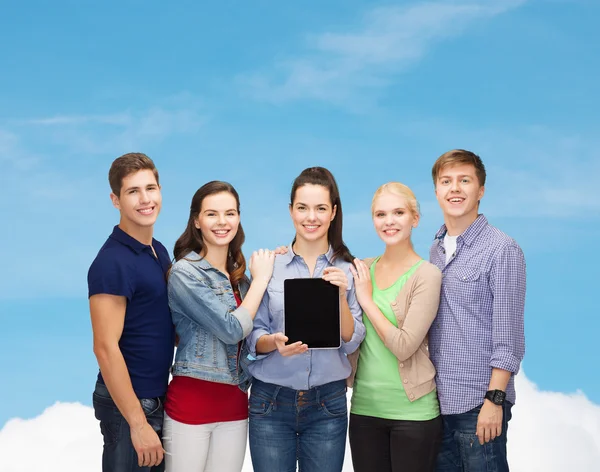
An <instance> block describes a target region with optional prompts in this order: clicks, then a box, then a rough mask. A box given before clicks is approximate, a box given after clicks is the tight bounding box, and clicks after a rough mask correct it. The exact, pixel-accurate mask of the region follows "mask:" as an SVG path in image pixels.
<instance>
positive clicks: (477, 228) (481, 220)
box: [435, 214, 488, 246]
mask: <svg viewBox="0 0 600 472" xmlns="http://www.w3.org/2000/svg"><path fill="white" fill-rule="evenodd" d="M487 225H488V220H487V218H486V217H485V216H484V215H483V214H480V215H479V216H477V218H476V219H475V221H473V223H471V224H470V225H469V227H468V228H467V229H466V230H464V231H463V233H462V234H461V235H460V236H459V238H460V239H461V240H462V241H463V242H464V243H465V244H466V245H468V246H470V245H471V244H473V241H475V238H477V236H478V235H479V233H481V231H483V228H485V227H486V226H487ZM447 231H448V230H447V229H446V225H445V224H444V225H442V227H441V228H440V229H439V231H438V232H437V233H436V234H435V239H437V240H438V241H440V242H441V241H442V240H443V239H444V236H446V232H447ZM457 239H458V238H457Z"/></svg>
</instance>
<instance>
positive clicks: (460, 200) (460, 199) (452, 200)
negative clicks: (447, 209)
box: [450, 198, 462, 203]
mask: <svg viewBox="0 0 600 472" xmlns="http://www.w3.org/2000/svg"><path fill="white" fill-rule="evenodd" d="M450 202H452V203H460V202H462V198H451V199H450Z"/></svg>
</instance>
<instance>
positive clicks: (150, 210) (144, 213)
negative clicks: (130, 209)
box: [138, 208, 152, 215]
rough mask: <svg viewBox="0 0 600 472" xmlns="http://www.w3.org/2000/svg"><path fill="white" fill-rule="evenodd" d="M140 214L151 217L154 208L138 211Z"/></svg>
mask: <svg viewBox="0 0 600 472" xmlns="http://www.w3.org/2000/svg"><path fill="white" fill-rule="evenodd" d="M138 211H139V212H140V213H142V214H143V215H149V214H150V213H152V208H144V209H143V210H138Z"/></svg>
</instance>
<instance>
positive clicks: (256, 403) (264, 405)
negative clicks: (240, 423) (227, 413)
mask: <svg viewBox="0 0 600 472" xmlns="http://www.w3.org/2000/svg"><path fill="white" fill-rule="evenodd" d="M272 410H273V401H272V400H270V399H266V398H264V397H262V396H260V395H250V400H249V401H248V414H249V415H250V416H252V417H255V418H256V417H262V416H267V415H269V414H270V413H271V411H272Z"/></svg>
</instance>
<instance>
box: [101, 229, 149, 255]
mask: <svg viewBox="0 0 600 472" xmlns="http://www.w3.org/2000/svg"><path fill="white" fill-rule="evenodd" d="M110 237H111V238H113V239H114V240H115V241H118V242H120V243H121V244H123V245H124V246H127V247H129V248H131V249H132V250H133V251H134V252H135V253H136V254H139V253H141V252H142V251H145V250H147V249H148V248H149V247H150V246H148V245H146V244H144V243H141V242H140V241H138V240H137V239H135V238H134V237H133V236H130V235H128V234H127V233H126V232H125V231H123V230H122V229H121V228H119V225H117V226H115V227H114V228H113V232H112V234H111V235H110ZM152 243H154V238H152Z"/></svg>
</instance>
